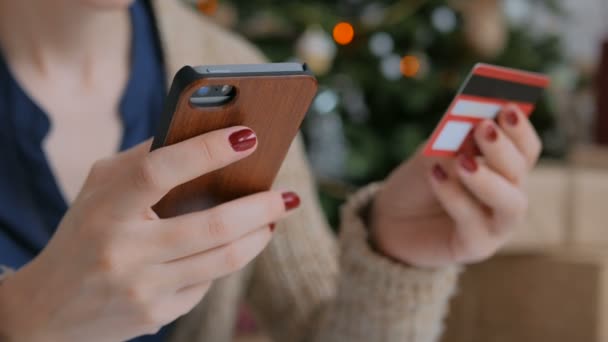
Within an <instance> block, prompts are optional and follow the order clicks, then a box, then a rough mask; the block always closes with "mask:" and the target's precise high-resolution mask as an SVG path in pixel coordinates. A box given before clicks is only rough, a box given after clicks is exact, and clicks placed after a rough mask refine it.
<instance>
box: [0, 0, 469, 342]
mask: <svg viewBox="0 0 608 342" xmlns="http://www.w3.org/2000/svg"><path fill="white" fill-rule="evenodd" d="M152 3H153V6H154V11H155V15H156V17H157V23H158V26H159V31H160V35H161V40H162V45H163V46H162V47H163V51H164V57H165V63H166V66H167V74H168V75H174V74H175V72H176V71H177V70H178V69H179V68H181V67H182V66H183V65H186V64H189V65H200V64H230V63H260V62H263V61H264V58H263V56H262V55H261V54H260V53H259V52H258V50H256V49H255V48H253V47H252V46H251V45H249V44H248V43H247V42H245V41H244V40H242V39H241V38H239V37H237V36H235V35H232V34H230V33H228V32H226V31H224V30H222V29H221V28H219V27H218V26H216V25H215V24H213V23H211V22H210V21H209V20H207V19H205V18H204V17H203V16H201V15H198V14H197V13H195V12H194V11H192V10H191V9H189V8H187V7H186V5H184V4H182V2H180V1H177V0H153V1H152ZM275 187H277V188H281V189H290V190H295V191H297V192H298V193H299V194H300V196H301V197H302V200H303V204H302V207H301V209H300V210H299V211H298V213H296V214H295V215H294V216H292V217H291V218H289V219H288V220H286V221H284V222H280V223H279V224H278V225H277V229H276V233H275V237H274V239H273V241H272V242H271V244H270V245H269V246H268V247H267V248H266V250H265V251H264V252H263V253H262V254H261V255H260V256H259V257H258V258H257V259H256V260H255V261H254V262H252V264H250V265H249V266H248V267H247V268H246V269H245V270H243V271H241V272H239V273H236V274H234V275H232V276H229V277H227V278H224V279H222V280H219V281H216V282H215V283H214V285H213V287H212V288H211V290H210V291H209V293H208V294H207V296H206V297H205V298H204V299H203V301H202V302H201V303H200V304H199V305H198V306H197V307H196V308H195V309H194V310H193V311H192V312H191V313H189V314H187V315H186V316H184V317H182V318H180V319H179V320H178V322H177V324H176V328H175V329H174V331H173V334H172V338H171V341H173V342H199V341H200V342H203V341H207V342H222V341H230V340H232V335H233V332H234V326H235V320H236V317H237V308H238V306H239V305H238V304H239V303H240V302H241V301H243V300H246V301H248V302H249V303H250V304H251V306H252V307H253V309H254V311H255V313H256V315H257V316H258V318H259V320H260V321H261V322H262V323H263V324H264V327H265V328H266V329H267V330H268V331H269V333H270V334H271V336H272V337H273V339H274V340H275V341H296V342H297V341H302V342H304V341H352V342H356V341H395V342H396V341H399V342H423V341H424V342H430V341H435V340H437V339H438V337H439V335H440V333H441V327H442V322H441V321H442V319H443V316H444V314H445V312H446V308H447V302H448V299H449V297H450V296H451V294H452V292H453V290H454V288H455V283H456V278H457V269H456V268H448V269H443V270H438V271H428V270H418V269H413V268H408V267H405V266H402V265H400V264H397V263H394V262H392V261H390V260H389V259H387V258H384V257H382V256H380V255H378V254H376V253H375V252H373V251H372V250H371V249H370V247H369V245H368V243H367V229H366V227H364V224H363V222H362V220H361V219H360V218H359V215H358V211H359V209H361V208H363V207H365V206H366V205H367V204H368V203H369V202H370V199H371V198H373V195H374V193H375V191H376V188H377V187H376V186H370V187H368V188H366V189H364V190H362V191H360V192H359V193H358V194H357V195H355V196H353V198H351V199H350V201H349V202H348V204H347V205H345V206H344V208H343V210H342V221H343V223H342V227H341V233H340V237H339V239H338V241H337V240H336V239H335V238H334V236H333V235H332V233H331V231H330V230H329V228H328V226H327V223H326V221H325V218H324V217H323V214H322V212H321V210H320V208H319V205H318V203H317V201H316V198H317V197H316V193H315V188H314V184H313V179H312V176H311V173H310V170H309V167H308V164H307V162H306V160H305V156H304V151H303V148H302V144H301V142H300V140H299V139H298V140H297V141H296V142H295V143H294V144H293V146H292V148H291V150H290V152H289V155H288V157H287V159H286V162H285V164H284V165H283V167H282V169H281V171H280V173H279V176H278V179H277V181H276V184H275ZM339 253H340V254H339ZM0 263H1V260H0Z"/></svg>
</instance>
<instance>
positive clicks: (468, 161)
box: [459, 154, 479, 173]
mask: <svg viewBox="0 0 608 342" xmlns="http://www.w3.org/2000/svg"><path fill="white" fill-rule="evenodd" d="M459 161H460V166H462V168H463V169H465V170H467V171H469V172H470V173H474V172H476V171H477V169H478V168H479V165H477V161H476V160H475V158H472V157H470V156H467V155H465V154H461V155H460V157H459Z"/></svg>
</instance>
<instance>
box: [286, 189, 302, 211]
mask: <svg viewBox="0 0 608 342" xmlns="http://www.w3.org/2000/svg"><path fill="white" fill-rule="evenodd" d="M282 196H283V203H285V210H287V211H289V210H293V209H296V208H297V207H299V206H300V197H299V196H298V195H296V193H295V192H285V193H283V195H282Z"/></svg>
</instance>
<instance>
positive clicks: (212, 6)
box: [196, 0, 217, 15]
mask: <svg viewBox="0 0 608 342" xmlns="http://www.w3.org/2000/svg"><path fill="white" fill-rule="evenodd" d="M196 7H197V8H198V10H199V11H200V12H202V13H204V14H207V15H213V14H215V12H216V11H217V0H198V2H197V4H196Z"/></svg>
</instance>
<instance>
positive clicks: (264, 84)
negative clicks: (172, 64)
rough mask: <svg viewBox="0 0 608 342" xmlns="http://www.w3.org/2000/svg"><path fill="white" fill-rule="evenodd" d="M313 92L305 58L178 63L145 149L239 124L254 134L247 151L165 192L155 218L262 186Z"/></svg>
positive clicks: (314, 86) (285, 149)
mask: <svg viewBox="0 0 608 342" xmlns="http://www.w3.org/2000/svg"><path fill="white" fill-rule="evenodd" d="M316 92H317V80H316V79H315V77H314V76H313V74H312V73H311V71H310V70H309V69H308V68H307V66H306V65H305V64H300V63H271V64H246V65H207V66H197V67H191V66H185V67H183V68H182V69H181V70H179V72H177V74H176V75H175V77H174V79H173V84H172V85H171V88H170V91H169V94H168V96H167V101H166V105H165V109H164V113H163V117H162V118H161V124H160V127H159V130H158V132H157V134H156V136H155V137H154V142H153V144H152V150H155V149H158V148H161V147H163V146H168V145H172V144H175V143H178V142H181V141H184V140H187V139H190V138H192V137H195V136H197V135H201V134H204V133H207V132H211V131H214V130H218V129H222V128H228V127H231V126H237V125H243V126H247V127H250V128H251V129H253V130H254V131H255V132H256V135H257V136H258V147H257V150H256V151H255V152H254V153H253V154H252V155H250V156H248V157H247V158H245V159H243V160H240V161H238V162H236V163H234V164H231V165H229V166H226V167H224V168H222V169H220V170H216V171H214V172H211V173H208V174H205V175H203V176H201V177H199V178H197V179H195V180H192V181H190V182H188V183H186V184H182V185H180V186H178V187H177V188H175V189H173V190H172V191H170V192H169V193H168V194H167V195H166V196H165V197H164V198H162V199H161V201H160V202H159V203H157V204H156V205H155V206H154V207H153V209H154V210H155V212H156V213H157V214H158V215H159V217H161V218H165V217H173V216H177V215H181V214H184V213H188V212H193V211H197V210H202V209H206V208H209V207H211V206H214V205H217V204H220V203H222V202H226V201H230V200H233V199H236V198H240V197H243V196H247V195H250V194H254V193H257V192H261V191H266V190H269V189H270V187H271V186H272V183H273V181H274V179H275V177H276V175H277V173H278V171H279V169H280V167H281V164H282V163H283V161H284V159H285V157H286V155H287V152H288V150H289V147H290V146H291V143H292V142H293V140H294V139H295V137H296V135H297V133H298V130H299V128H300V125H301V123H302V121H303V119H304V116H305V115H306V112H307V111H308V109H309V107H310V104H311V102H312V101H313V99H314V97H315V94H316Z"/></svg>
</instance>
